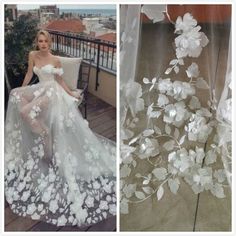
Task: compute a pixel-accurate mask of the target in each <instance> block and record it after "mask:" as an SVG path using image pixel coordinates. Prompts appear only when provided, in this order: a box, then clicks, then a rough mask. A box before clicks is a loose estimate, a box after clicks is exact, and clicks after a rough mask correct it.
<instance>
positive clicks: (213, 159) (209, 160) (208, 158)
mask: <svg viewBox="0 0 236 236" xmlns="http://www.w3.org/2000/svg"><path fill="white" fill-rule="evenodd" d="M216 158H217V155H216V154H215V152H214V151H213V150H209V151H208V152H207V154H206V159H205V163H206V165H209V164H212V163H214V162H216Z"/></svg>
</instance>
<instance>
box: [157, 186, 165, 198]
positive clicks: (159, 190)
mask: <svg viewBox="0 0 236 236" xmlns="http://www.w3.org/2000/svg"><path fill="white" fill-rule="evenodd" d="M163 194H164V188H163V187H162V185H161V186H160V187H159V188H158V190H157V200H158V201H159V200H161V198H162V197H163Z"/></svg>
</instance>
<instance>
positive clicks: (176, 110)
mask: <svg viewBox="0 0 236 236" xmlns="http://www.w3.org/2000/svg"><path fill="white" fill-rule="evenodd" d="M188 117H189V113H188V111H187V110H186V109H185V104H184V103H183V102H177V103H175V104H169V105H167V106H166V107H165V114H164V117H163V120H164V122H166V123H169V124H173V125H175V126H176V127H180V126H181V125H182V124H183V122H184V120H187V119H188Z"/></svg>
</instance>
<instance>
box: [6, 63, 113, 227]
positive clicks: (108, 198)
mask: <svg viewBox="0 0 236 236" xmlns="http://www.w3.org/2000/svg"><path fill="white" fill-rule="evenodd" d="M34 72H35V73H36V74H37V75H38V77H39V80H40V82H39V83H38V84H36V85H32V86H26V87H21V88H16V89H14V90H12V91H11V94H10V98H9V105H8V110H7V117H6V129H5V195H6V200H7V201H8V203H9V204H10V207H11V209H12V210H13V212H14V213H17V214H18V215H20V216H30V217H31V218H32V219H35V220H43V221H46V222H48V223H52V224H55V225H58V226H63V225H78V226H85V225H89V224H94V223H97V222H99V221H101V220H104V219H106V218H108V217H110V216H112V215H115V214H116V194H115V188H116V187H115V183H116V181H115V176H116V174H115V163H116V162H115V155H116V148H115V144H114V143H113V142H111V141H109V140H107V139H105V138H103V137H101V136H98V135H95V134H94V133H93V132H92V131H91V130H90V129H89V127H88V122H87V121H86V120H84V119H83V118H82V116H81V114H80V112H79V111H78V108H77V104H76V102H75V101H76V100H77V99H75V98H73V97H71V96H70V95H68V94H67V93H66V92H65V91H64V89H63V88H62V87H61V86H60V85H59V84H58V83H57V82H56V81H55V78H54V76H55V74H59V75H61V74H62V73H63V71H62V69H60V68H54V67H53V66H52V65H46V66H44V67H42V68H37V67H34Z"/></svg>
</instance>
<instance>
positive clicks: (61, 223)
mask: <svg viewBox="0 0 236 236" xmlns="http://www.w3.org/2000/svg"><path fill="white" fill-rule="evenodd" d="M66 222H67V219H66V217H65V215H61V216H60V217H59V218H58V221H57V226H64V225H65V224H66Z"/></svg>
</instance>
